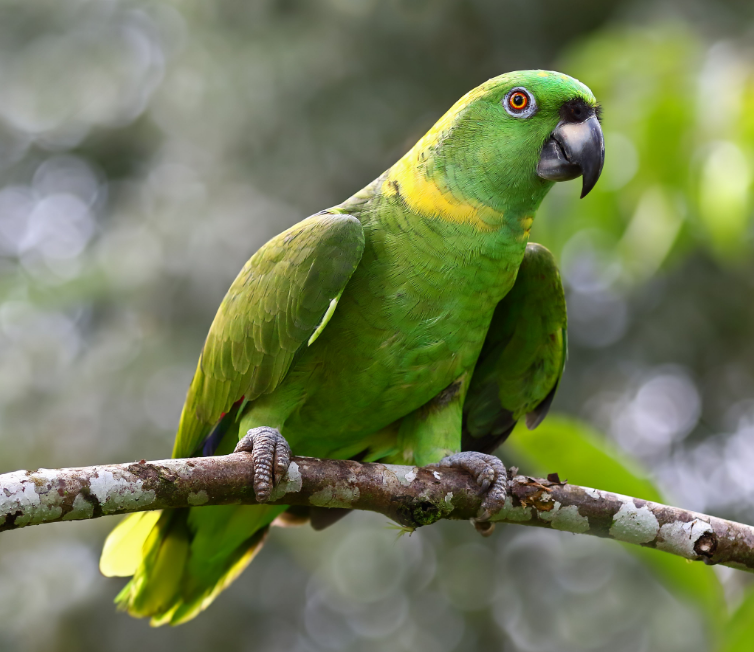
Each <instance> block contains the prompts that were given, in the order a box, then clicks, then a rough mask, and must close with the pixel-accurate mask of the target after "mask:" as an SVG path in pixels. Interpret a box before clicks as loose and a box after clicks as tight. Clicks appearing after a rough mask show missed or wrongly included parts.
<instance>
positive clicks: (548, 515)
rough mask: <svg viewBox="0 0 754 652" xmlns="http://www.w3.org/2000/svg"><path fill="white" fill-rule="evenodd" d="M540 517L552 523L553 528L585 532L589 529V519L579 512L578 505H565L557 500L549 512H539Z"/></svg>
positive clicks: (579, 532) (578, 532)
mask: <svg viewBox="0 0 754 652" xmlns="http://www.w3.org/2000/svg"><path fill="white" fill-rule="evenodd" d="M539 518H541V519H542V520H543V521H547V522H549V523H550V525H551V527H552V529H553V530H561V531H563V532H575V533H577V534H583V533H584V532H588V531H589V519H588V518H587V517H586V516H582V515H581V514H579V508H578V507H576V505H568V506H567V507H563V506H562V505H561V504H560V503H559V502H557V501H555V506H554V507H553V508H552V509H551V510H550V511H548V512H539Z"/></svg>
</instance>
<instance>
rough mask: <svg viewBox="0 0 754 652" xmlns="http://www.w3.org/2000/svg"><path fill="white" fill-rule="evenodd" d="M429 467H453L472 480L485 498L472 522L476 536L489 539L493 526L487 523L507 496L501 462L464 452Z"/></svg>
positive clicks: (493, 457)
mask: <svg viewBox="0 0 754 652" xmlns="http://www.w3.org/2000/svg"><path fill="white" fill-rule="evenodd" d="M429 466H430V467H433V466H437V467H442V466H445V467H447V466H450V467H455V468H458V469H462V470H464V471H466V473H468V474H470V475H471V476H472V477H473V478H474V480H475V481H476V483H477V485H479V487H480V488H481V489H482V490H483V491H485V492H486V496H485V497H484V501H483V502H482V506H481V508H480V510H479V514H477V516H476V518H473V519H472V520H471V522H472V523H473V524H474V527H475V528H476V530H477V532H479V534H481V535H482V536H485V537H487V536H490V534H492V531H493V530H494V529H495V524H494V523H490V522H489V520H490V516H492V514H494V513H495V512H497V511H500V510H501V509H502V508H503V507H504V506H505V498H506V496H507V494H508V473H507V471H506V470H505V466H504V465H503V463H502V461H501V460H500V458H499V457H495V456H494V455H486V454H484V453H478V452H476V451H467V452H463V453H456V454H455V455H449V456H448V457H444V458H443V459H441V460H440V462H439V463H438V464H430V465H429Z"/></svg>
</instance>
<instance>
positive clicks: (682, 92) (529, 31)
mask: <svg viewBox="0 0 754 652" xmlns="http://www.w3.org/2000/svg"><path fill="white" fill-rule="evenodd" d="M519 68H555V69H558V70H561V71H563V72H566V73H569V74H571V75H573V76H575V77H578V78H579V79H581V80H582V81H584V82H585V83H586V84H587V85H589V86H590V87H591V88H592V89H593V91H594V92H595V94H596V95H597V97H598V98H600V100H601V102H602V104H603V107H604V123H603V126H604V131H605V135H606V145H607V161H606V165H605V171H604V174H603V178H602V179H601V181H600V182H599V184H598V185H597V188H596V189H595V191H594V192H592V194H591V195H590V196H589V197H588V198H587V199H585V200H583V201H579V200H578V198H577V197H578V193H579V183H578V182H577V183H571V184H558V185H557V186H556V187H555V189H554V190H553V191H552V192H551V193H550V195H549V197H548V198H547V199H546V201H545V203H544V205H543V206H542V209H541V212H540V214H539V216H538V217H537V220H536V221H535V224H534V228H533V230H532V239H533V240H535V241H538V242H542V243H544V244H545V245H547V246H548V247H550V248H551V250H552V251H553V252H554V253H555V255H556V257H557V258H558V260H559V262H560V265H561V269H562V272H563V277H564V281H565V284H566V287H567V293H568V308H569V313H570V342H571V348H570V359H569V362H568V366H567V369H566V373H565V377H564V379H563V382H562V385H561V390H560V392H559V394H558V397H557V399H556V402H555V406H554V409H553V412H554V414H553V415H552V416H551V417H550V418H548V420H547V421H546V422H545V424H544V425H543V426H542V427H541V428H540V429H539V430H537V431H536V433H528V432H526V431H524V430H521V431H517V432H516V433H515V435H514V437H513V438H512V440H511V442H510V443H509V444H506V445H505V446H504V447H503V448H502V449H501V451H500V453H501V455H502V456H503V458H504V459H506V460H507V461H512V462H516V463H518V464H519V465H521V467H522V468H523V469H525V470H526V471H528V472H530V473H535V472H548V471H558V472H560V474H561V476H562V477H566V478H568V479H569V480H571V481H573V482H581V483H585V484H593V485H596V486H600V487H601V488H605V489H613V490H618V491H623V492H625V493H632V494H634V495H639V496H642V497H645V498H653V497H662V498H663V499H664V500H668V501H672V502H673V503H674V504H677V505H680V506H683V507H687V508H691V509H697V510H703V511H709V512H712V513H714V514H716V515H719V516H724V517H729V518H734V519H739V520H743V521H746V522H749V523H752V522H754V338H752V335H753V334H754V257H753V255H752V254H753V253H754V227H753V223H754V198H753V197H752V194H753V192H754V186H753V183H752V182H753V180H754V3H751V2H750V0H740V1H734V0H727V1H721V2H712V1H711V0H692V1H686V0H678V1H677V2H673V1H670V0H657V1H651V2H650V1H646V2H643V1H639V0H624V1H618V2H605V1H604V0H572V1H571V2H557V1H545V0H526V1H522V0H506V1H501V0H468V1H464V2H460V1H459V2H451V1H449V0H413V1H410V2H409V1H399V0H392V1H390V0H385V1H379V0H321V1H319V2H311V1H308V0H277V1H274V0H255V1H254V2H242V1H240V0H238V1H231V0H216V1H215V2H208V1H207V0H187V1H185V2H181V3H170V2H157V1H151V0H141V1H137V0H134V1H125V0H124V1H118V0H107V1H105V0H103V1H100V2H95V1H88V0H68V1H67V2H57V1H53V0H39V1H37V2H33V3H31V2H23V1H21V0H18V1H12V0H3V1H2V2H0V472H5V471H11V470H16V469H19V468H36V467H39V466H45V467H60V466H78V465H86V464H96V463H106V462H120V461H131V460H134V459H140V458H146V459H150V458H152V459H154V458H160V457H164V456H166V455H167V454H168V453H169V451H170V449H171V444H172V438H173V434H174V428H175V426H176V423H177V419H178V415H179V412H180V408H181V405H182V401H183V396H184V393H185V390H186V387H187V385H188V383H189V380H190V378H191V374H192V371H193V368H194V365H195V362H196V358H197V356H198V352H199V350H200V348H201V345H202V343H203V339H204V335H205V333H206V331H207V329H208V327H209V324H210V322H211V320H212V317H213V315H214V312H215V309H216V307H217V306H218V304H219V302H220V300H221V299H222V296H223V294H224V292H225V290H226V288H227V287H228V285H229V284H230V282H231V280H232V279H233V278H234V276H235V274H236V273H237V271H238V270H239V269H240V267H241V266H242V265H243V263H244V262H245V260H246V259H247V258H248V257H249V256H250V255H251V253H253V252H254V251H255V250H256V249H257V247H259V246H260V245H261V244H263V243H264V242H265V241H266V240H267V239H268V238H270V237H271V236H272V235H274V234H276V233H278V232H279V231H281V230H283V229H284V228H286V227H288V226H289V225H291V224H293V223H294V222H296V221H298V220H300V219H302V218H303V217H305V216H307V215H309V214H311V213H313V212H316V211H318V210H320V209H322V208H325V207H327V206H330V205H333V204H336V203H338V202H340V201H342V200H343V199H345V198H346V197H347V196H349V195H350V194H351V193H353V192H355V191H356V190H358V189H359V188H361V187H362V186H364V185H365V184H366V183H367V182H369V181H370V180H371V179H373V178H374V177H375V176H377V175H378V174H379V173H381V172H382V171H383V170H384V169H386V168H387V167H389V166H390V165H391V164H392V163H393V162H394V161H395V160H396V159H397V158H398V157H399V156H400V155H401V154H402V153H403V152H405V151H406V150H407V149H408V147H409V146H410V145H411V144H412V143H413V142H414V141H415V140H416V139H417V138H418V137H419V136H420V135H421V134H422V133H423V132H424V131H425V130H426V129H427V128H428V127H430V126H431V124H432V123H433V122H434V120H436V119H437V118H438V117H439V116H440V115H442V113H443V112H444V111H445V110H446V109H447V108H448V107H449V106H450V105H451V104H452V103H453V102H454V101H455V100H456V99H457V98H458V97H459V96H460V95H462V94H463V93H464V92H466V91H467V90H468V89H470V88H471V87H473V86H475V85H477V84H478V83H480V82H482V81H484V80H485V79H487V78H488V77H491V76H494V75H496V74H499V73H501V72H504V71H508V70H513V69H519ZM114 523H115V520H114V519H113V520H110V519H103V520H101V521H92V522H81V523H65V524H57V525H53V526H45V527H42V528H29V529H26V530H20V531H17V532H9V533H5V534H2V535H0V650H2V651H3V652H27V651H28V652H46V651H55V652H57V651H71V652H73V651H81V650H84V651H88V650H101V649H107V650H113V651H120V650H123V651H126V650H128V651H129V652H130V651H132V650H135V649H145V650H149V649H161V650H164V651H165V652H169V651H172V650H180V651H182V652H193V651H200V650H209V649H221V650H227V651H228V652H234V651H236V650H238V651H246V652H257V651H258V652H268V651H270V652H271V651H277V650H290V651H292V652H319V651H329V650H334V651H341V650H342V651H350V650H359V651H361V650H367V651H369V650H374V651H377V650H398V651H400V650H407V651H408V650H410V651H411V652H422V651H423V650H433V651H438V652H452V651H454V650H456V651H460V650H463V651H473V650H482V649H484V650H490V649H494V650H505V651H509V652H581V651H595V652H596V651H607V650H609V651H611V652H644V651H647V652H649V651H652V652H672V651H680V650H683V651H684V652H706V651H710V650H715V651H717V650H726V651H728V652H743V651H744V650H747V649H750V648H749V647H748V646H749V645H751V641H752V640H754V638H752V637H754V634H752V633H751V631H748V633H747V628H750V627H751V626H752V625H751V623H752V622H754V594H753V593H752V591H751V589H750V586H751V580H750V578H749V576H747V575H745V574H744V573H741V572H738V571H732V570H727V569H712V568H707V567H704V566H702V565H699V564H690V563H686V562H684V561H683V560H675V559H671V558H669V556H667V555H663V554H661V553H656V552H653V551H641V550H640V551H629V550H628V549H627V548H623V547H622V546H620V545H619V544H616V543H614V542H609V541H601V540H592V539H590V538H588V537H577V536H571V535H565V534H562V533H557V532H550V531H536V530H534V531H532V530H529V529H527V528H523V527H514V526H509V527H498V530H497V532H496V533H495V535H494V536H493V537H491V538H489V539H482V538H481V537H479V536H478V535H476V533H475V532H474V531H473V529H472V528H471V527H469V526H468V525H467V524H464V523H440V524H437V525H435V526H432V527H429V528H425V529H423V530H421V531H418V532H416V533H415V534H413V535H412V536H410V537H409V536H403V537H398V536H397V533H396V531H395V530H394V529H391V528H390V527H389V526H388V524H387V523H386V522H385V519H384V518H382V517H378V516H375V515H370V514H357V515H353V516H350V517H349V518H348V519H346V520H345V521H342V522H341V523H339V524H338V525H336V526H334V527H332V528H331V529H330V530H328V531H326V532H323V533H319V534H316V533H314V532H313V531H311V530H310V529H309V528H304V529H297V530H291V529H286V530H281V529H277V530H275V531H274V532H273V533H272V536H271V537H270V539H269V543H268V545H267V546H266V548H265V550H264V552H263V554H262V555H261V556H260V557H259V558H258V559H257V561H256V562H255V563H254V564H253V565H252V566H251V567H250V568H249V570H248V571H247V572H246V573H245V574H244V575H243V576H242V577H241V578H240V579H239V580H238V581H237V582H236V583H235V584H234V585H233V586H232V588H231V589H230V590H228V591H227V592H225V593H224V594H223V595H222V596H221V597H220V598H219V599H218V600H217V601H216V602H215V604H213V606H212V607H211V608H210V609H209V610H208V611H207V612H206V613H205V614H204V615H203V616H202V617H200V618H198V619H197V620H195V621H193V622H191V623H189V624H187V625H184V626H182V627H179V628H177V629H166V628H163V629H158V630H154V629H150V628H149V627H148V624H147V623H146V622H142V621H136V620H132V619H130V618H129V617H127V616H125V615H123V614H120V613H117V612H116V611H115V609H114V607H113V605H112V599H113V598H114V596H115V594H116V593H117V592H118V590H119V589H120V587H121V586H122V585H123V581H122V580H118V579H106V578H103V577H101V576H100V575H99V573H98V570H97V561H98V556H99V550H100V547H101V544H102V542H103V540H104V537H105V535H106V533H107V531H108V530H109V529H110V528H111V527H112V526H113V525H114Z"/></svg>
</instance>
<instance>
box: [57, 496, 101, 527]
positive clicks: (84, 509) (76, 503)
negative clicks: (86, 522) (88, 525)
mask: <svg viewBox="0 0 754 652" xmlns="http://www.w3.org/2000/svg"><path fill="white" fill-rule="evenodd" d="M92 516H94V505H92V503H90V502H89V501H88V500H87V499H86V498H84V496H83V494H77V496H76V498H74V500H73V509H71V511H70V512H68V513H67V514H66V515H65V516H64V517H63V519H62V520H64V521H79V520H82V519H85V518H92Z"/></svg>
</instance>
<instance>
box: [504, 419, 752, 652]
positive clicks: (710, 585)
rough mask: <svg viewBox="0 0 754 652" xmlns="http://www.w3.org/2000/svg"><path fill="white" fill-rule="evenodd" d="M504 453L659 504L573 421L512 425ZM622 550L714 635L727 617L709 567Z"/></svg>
mask: <svg viewBox="0 0 754 652" xmlns="http://www.w3.org/2000/svg"><path fill="white" fill-rule="evenodd" d="M503 456H504V457H506V458H508V459H509V460H511V461H515V463H516V464H519V465H520V466H521V467H522V468H523V469H524V471H525V472H526V473H532V474H536V475H546V474H548V473H554V472H557V473H559V474H560V477H561V478H562V479H564V480H566V479H567V480H568V481H569V482H572V483H573V484H579V485H584V486H587V487H595V488H599V489H603V490H606V491H612V492H615V493H620V494H624V495H626V496H632V497H636V498H643V499H644V500H652V501H655V502H664V501H663V497H662V494H661V493H660V490H659V489H658V488H657V487H656V486H655V485H654V483H653V482H652V481H651V480H650V479H649V478H647V476H646V474H645V473H643V472H642V471H641V469H640V468H639V466H638V464H637V463H636V462H635V461H634V460H632V459H631V458H630V457H629V456H628V455H627V454H626V453H623V452H621V451H620V450H618V449H617V448H616V447H615V446H614V445H613V444H612V443H611V442H609V441H608V440H607V439H605V437H603V436H601V435H599V434H598V433H597V432H595V431H594V430H593V429H592V428H590V427H589V426H588V425H586V424H584V423H582V422H580V421H577V420H575V419H569V418H566V417H561V416H557V415H555V416H550V417H549V418H548V419H546V420H545V422H544V423H543V424H542V425H541V426H539V428H537V429H536V430H535V431H534V432H531V433H530V432H527V431H526V430H525V429H524V428H523V427H519V428H517V432H516V434H514V436H513V437H511V439H510V440H509V442H508V443H507V444H506V446H505V448H504V449H503ZM626 549H627V550H628V551H630V552H631V553H632V554H633V555H635V556H637V557H638V558H639V559H640V560H641V561H642V562H644V563H645V564H646V565H647V566H648V567H649V568H650V569H651V570H652V571H653V572H654V573H655V574H656V575H657V578H658V579H659V580H660V581H661V582H662V583H663V584H664V585H665V586H666V587H667V588H668V589H669V590H671V591H672V592H673V593H675V595H677V596H678V597H682V598H685V599H688V600H691V601H692V602H693V603H695V604H696V605H697V606H698V607H700V608H701V609H702V610H703V612H704V614H705V616H706V618H707V621H708V623H709V625H710V628H711V630H712V631H713V633H716V632H717V631H718V630H719V628H720V627H721V625H722V624H723V621H724V619H725V615H726V614H725V601H724V598H723V591H722V587H721V585H720V582H719V580H718V579H717V576H716V575H715V572H714V571H713V570H712V568H710V567H708V566H704V565H703V564H701V563H695V562H690V561H687V560H685V559H681V558H680V557H675V556H673V555H669V554H667V553H663V552H660V551H658V550H653V549H651V548H642V547H640V546H635V545H627V544H626ZM752 609H753V610H754V601H753V602H752ZM731 649H732V648H731ZM739 649H743V648H739Z"/></svg>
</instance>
